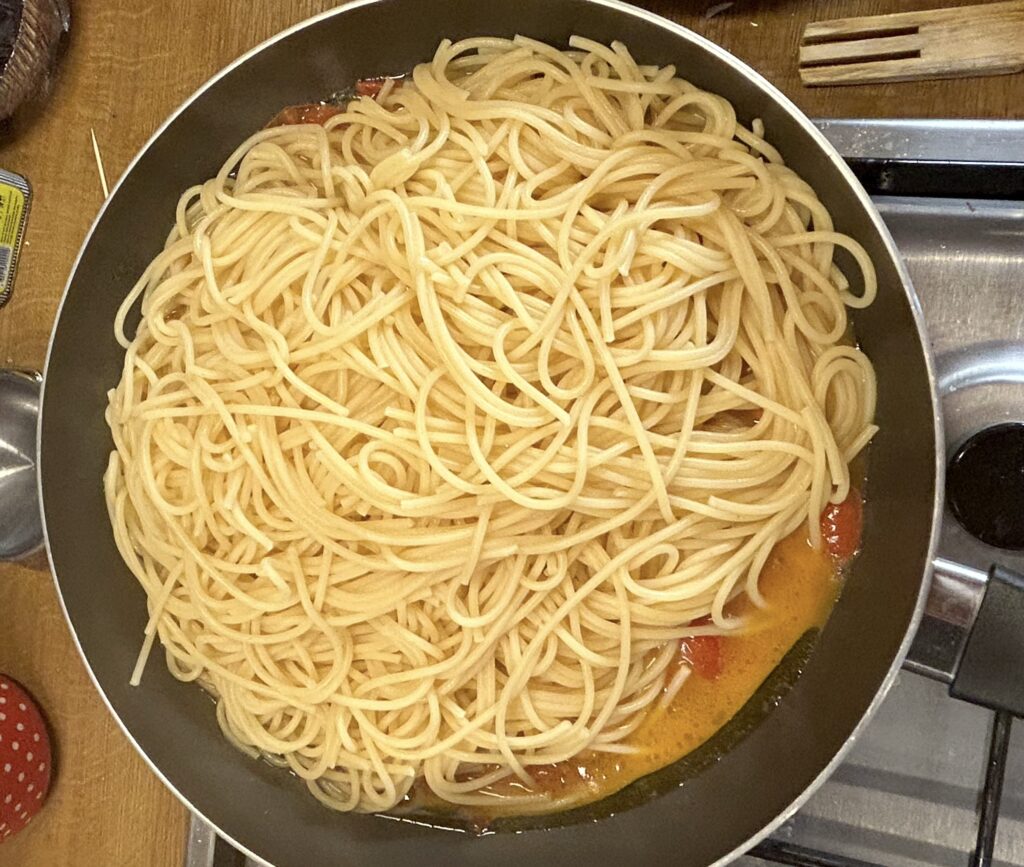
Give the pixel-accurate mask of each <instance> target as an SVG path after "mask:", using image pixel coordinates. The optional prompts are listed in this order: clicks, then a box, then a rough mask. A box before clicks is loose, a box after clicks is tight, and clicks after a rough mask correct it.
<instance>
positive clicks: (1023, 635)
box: [904, 558, 1024, 716]
mask: <svg viewBox="0 0 1024 867" xmlns="http://www.w3.org/2000/svg"><path fill="white" fill-rule="evenodd" d="M904 666H905V667H906V668H907V669H908V670H910V671H915V672H917V673H918V674H924V675H927V676H928V677H932V678H934V679H936V680H941V681H943V682H945V683H948V684H949V692H950V695H952V696H953V697H954V698H961V699H965V700H967V701H971V702H974V703H975V704H980V705H985V706H986V707H992V708H996V709H999V710H1008V711H1010V712H1011V713H1013V714H1016V715H1018V716H1024V677H1022V676H1021V672H1024V575H1020V574H1019V573H1017V572H1014V571H1013V570H1011V569H1007V568H1005V567H1003V566H999V565H993V566H992V567H991V568H990V569H989V570H988V572H987V573H985V572H984V571H982V570H981V569H975V568H974V567H972V566H965V565H963V564H961V563H954V562H953V561H951V560H944V559H942V558H936V559H935V560H934V561H933V563H932V583H931V591H930V593H929V596H928V602H927V605H926V607H925V613H924V617H923V619H922V621H921V625H920V627H919V628H918V631H917V635H916V636H915V637H914V643H913V644H912V645H911V647H910V652H909V653H908V655H907V659H906V662H905V663H904Z"/></svg>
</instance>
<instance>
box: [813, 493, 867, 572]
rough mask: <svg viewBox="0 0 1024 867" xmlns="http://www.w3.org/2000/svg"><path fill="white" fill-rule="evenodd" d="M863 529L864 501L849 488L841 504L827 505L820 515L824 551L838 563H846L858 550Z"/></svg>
mask: <svg viewBox="0 0 1024 867" xmlns="http://www.w3.org/2000/svg"><path fill="white" fill-rule="evenodd" d="M863 527H864V501H863V500H862V499H861V496H860V491H858V490H856V489H854V488H851V489H850V493H849V494H848V495H847V497H846V499H845V500H843V501H842V502H841V503H829V505H828V506H826V508H825V511H824V512H822V513H821V537H822V540H823V541H824V543H825V549H826V550H827V551H828V553H829V554H831V555H832V556H833V557H835V558H836V560H838V561H839V562H840V563H846V562H847V561H849V560H850V558H851V557H853V555H854V554H856V553H857V551H858V550H859V549H860V536H861V531H862V530H863Z"/></svg>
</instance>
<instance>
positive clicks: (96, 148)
mask: <svg viewBox="0 0 1024 867" xmlns="http://www.w3.org/2000/svg"><path fill="white" fill-rule="evenodd" d="M89 135H91V136H92V152H93V156H95V157H96V171H98V172H99V174H100V186H101V187H102V188H103V198H104V199H107V198H109V197H110V187H108V186H107V173H106V171H104V169H103V157H102V156H100V145H99V142H97V141H96V130H94V129H93V128H92V127H89Z"/></svg>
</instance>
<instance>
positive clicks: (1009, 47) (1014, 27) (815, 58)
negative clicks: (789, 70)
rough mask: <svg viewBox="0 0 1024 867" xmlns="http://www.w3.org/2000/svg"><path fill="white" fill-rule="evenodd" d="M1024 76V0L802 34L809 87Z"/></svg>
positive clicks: (845, 22) (864, 20)
mask: <svg viewBox="0 0 1024 867" xmlns="http://www.w3.org/2000/svg"><path fill="white" fill-rule="evenodd" d="M1021 71H1024V0H1009V2H1002V3H980V4H977V5H975V6H957V7H954V8H952V9H931V10H927V11H922V12H897V13H896V14H894V15H868V16H863V17H860V18H837V19H834V20H832V21H816V22H814V23H812V24H808V25H807V27H806V28H805V29H804V36H803V41H802V43H801V45H800V78H801V79H802V80H803V83H804V84H806V85H810V86H815V85H821V84H860V83H862V82H869V81H911V80H913V79H917V78H959V77H963V76H969V75H996V74H1000V73H1008V72H1021Z"/></svg>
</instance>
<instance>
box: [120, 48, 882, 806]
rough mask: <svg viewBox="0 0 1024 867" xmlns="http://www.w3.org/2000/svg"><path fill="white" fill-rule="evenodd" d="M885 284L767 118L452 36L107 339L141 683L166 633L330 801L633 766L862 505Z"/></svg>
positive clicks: (192, 228) (260, 170) (174, 261)
mask: <svg viewBox="0 0 1024 867" xmlns="http://www.w3.org/2000/svg"><path fill="white" fill-rule="evenodd" d="M837 248H843V249H845V250H846V251H848V253H849V254H850V256H851V257H852V261H855V262H856V264H857V266H858V269H859V272H860V273H859V278H858V280H857V286H858V290H857V291H856V292H855V291H853V290H852V289H851V281H850V280H848V279H847V277H846V276H844V275H843V273H841V271H840V270H839V268H838V267H837V265H836V264H835V262H834V261H833V255H834V252H835V250H836V249H837ZM875 291H876V287H875V277H874V271H873V268H872V266H871V262H870V261H869V259H868V257H867V255H866V254H865V252H864V250H863V249H862V248H861V247H860V246H859V245H858V244H857V242H856V241H854V240H853V239H851V238H849V237H847V236H845V235H842V234H840V233H837V232H836V231H835V230H834V229H833V224H832V220H831V217H830V215H829V213H828V211H827V210H826V209H825V207H824V206H823V205H822V204H821V202H820V201H819V200H818V198H817V196H816V195H815V193H814V192H813V190H812V189H811V188H810V187H809V186H808V185H807V184H806V183H805V182H804V181H802V180H801V179H800V178H799V177H798V176H797V175H796V174H795V173H794V172H793V171H791V170H790V169H788V168H787V167H786V166H785V165H784V164H783V161H782V159H781V157H780V156H779V154H778V153H777V152H776V151H775V150H774V149H773V148H772V147H771V145H770V144H768V143H767V142H766V141H765V140H764V138H763V130H762V129H761V127H760V124H758V123H756V122H755V124H754V125H753V127H752V128H750V129H748V128H745V127H744V126H742V125H741V124H740V123H739V122H738V121H737V119H736V116H735V113H734V111H733V108H732V106H731V105H730V104H729V103H728V102H727V101H726V100H725V99H723V98H721V97H719V96H716V95H714V94H711V93H707V92H704V91H701V90H699V89H697V88H695V87H694V86H692V85H690V84H688V83H687V82H685V81H683V80H681V79H679V78H678V77H676V75H675V71H674V69H673V68H672V67H665V68H658V67H653V66H644V65H641V64H638V63H637V62H636V61H635V60H634V59H633V57H632V56H631V55H630V53H629V52H628V51H627V49H626V48H625V47H624V46H622V45H620V44H612V45H611V46H605V45H602V44H597V43H594V42H591V41H589V40H586V39H582V38H574V39H573V40H572V41H571V45H570V48H569V50H566V51H563V50H559V49H556V48H554V47H551V46H549V45H546V44H543V43H539V42H535V41H532V40H529V39H524V38H516V39H514V40H505V39H496V38H474V39H468V40H465V41H462V42H458V43H455V44H452V43H450V42H447V41H446V42H444V43H442V44H441V45H440V46H439V48H438V49H437V52H436V54H435V56H434V57H433V59H432V60H431V61H430V62H427V63H424V64H421V65H419V66H417V67H416V68H415V69H414V70H413V72H412V73H411V75H410V76H409V77H408V79H407V80H405V81H403V82H399V83H395V82H387V83H386V84H385V85H384V87H383V88H382V89H381V91H380V93H379V94H377V95H376V97H375V98H371V97H368V96H363V97H358V98H356V99H353V100H352V101H351V102H350V103H349V104H347V105H346V106H343V107H340V108H339V110H338V111H337V113H336V114H334V115H333V116H332V117H330V118H329V119H326V120H325V121H324V123H323V124H322V125H321V124H315V123H307V124H303V125H297V126H296V125H292V126H277V127H270V128H266V129H263V130H261V131H259V132H257V133H256V134H254V135H253V136H252V137H251V138H250V139H248V140H247V141H246V142H244V143H243V144H242V145H241V146H240V147H239V148H238V149H237V150H236V151H235V152H234V153H233V154H231V156H230V157H229V158H228V159H227V160H226V162H225V163H224V166H223V168H222V169H221V170H220V172H219V173H218V174H217V176H216V177H214V178H212V179H210V180H208V181H206V182H205V183H203V184H200V185H198V186H196V187H193V188H192V189H190V190H188V191H186V192H185V194H184V195H183V196H182V198H181V201H180V203H179V205H178V208H177V212H176V215H175V223H174V227H173V229H172V230H171V232H170V236H169V238H168V240H167V243H166V246H165V248H164V249H163V251H162V252H161V253H160V254H159V255H158V256H157V257H156V258H155V259H154V260H153V262H152V263H151V264H150V266H149V267H148V268H147V269H146V271H145V273H144V274H143V275H142V276H141V278H140V279H139V281H138V282H137V284H136V285H135V287H134V288H133V289H132V290H131V292H130V293H129V294H128V295H127V297H126V298H125V300H124V303H123V305H122V307H121V310H120V313H119V315H118V318H117V322H116V325H115V329H116V333H117V336H118V339H119V340H120V342H121V344H122V345H123V346H124V347H125V350H126V351H125V358H124V368H123V373H122V376H121V379H120V382H119V383H118V385H117V387H116V388H115V389H113V390H112V391H111V392H110V400H109V409H108V413H107V421H108V423H109V425H110V429H111V433H112V437H113V443H114V449H113V451H112V453H111V456H110V462H109V466H108V470H107V472H106V475H105V478H104V486H105V491H106V498H107V504H108V508H109V512H110V519H111V524H112V527H113V531H114V536H115V539H116V542H117V545H118V548H119V550H120V552H121V554H122V556H123V557H124V560H125V562H126V564H127V565H128V567H129V568H130V569H131V571H132V572H133V574H134V575H135V576H136V578H137V579H138V581H139V583H140V584H141V585H142V588H143V589H144V590H145V593H146V595H147V598H148V605H149V622H148V625H147V627H146V633H145V638H144V642H143V648H142V653H141V655H140V659H139V664H138V666H137V668H136V671H135V672H134V674H133V683H138V682H139V680H140V678H141V675H142V669H143V666H144V665H145V662H146V659H147V657H148V656H149V654H150V651H151V650H152V647H153V645H154V642H155V641H156V640H157V639H159V641H160V643H161V645H162V646H163V648H164V650H165V653H166V659H167V664H168V666H169V667H170V670H171V672H172V673H173V674H174V676H175V677H177V678H179V679H181V680H184V681H198V682H199V683H201V684H202V685H203V686H204V687H205V688H206V689H208V690H209V691H211V692H212V694H213V695H214V696H215V697H216V699H217V718H218V721H219V723H220V725H221V727H222V729H223V731H224V732H225V734H226V735H227V737H229V738H230V739H231V740H232V741H233V742H234V743H235V744H237V745H238V746H239V747H240V748H242V749H243V750H246V751H247V752H249V753H251V754H253V755H261V756H264V757H266V758H268V759H269V760H271V761H273V762H275V763H278V764H281V765H284V766H287V767H288V768H290V769H291V770H292V771H294V773H296V774H297V775H299V776H300V777H302V778H303V779H304V780H306V781H307V783H308V785H309V788H310V789H311V791H312V792H313V793H314V794H315V795H316V796H317V797H318V798H319V799H321V800H322V801H323V802H324V803H326V804H328V805H329V806H331V807H333V808H336V809H339V810H359V811H376V810H387V809H389V808H392V807H394V806H395V805H396V804H397V803H399V802H400V801H401V800H402V799H403V798H404V797H405V796H406V795H407V794H408V793H409V791H410V789H411V788H412V786H413V785H414V783H416V782H417V781H422V785H425V786H427V787H429V789H430V790H431V791H432V792H433V793H434V795H435V796H437V797H439V798H440V799H443V800H444V801H448V802H451V803H455V804H464V805H474V804H480V803H485V802H487V801H488V799H490V798H491V797H492V796H491V795H488V794H487V792H486V791H485V790H486V788H487V786H489V785H490V784H492V783H494V782H496V781H498V780H501V779H503V778H506V777H508V776H510V775H512V776H514V777H517V778H519V779H521V780H523V781H524V782H527V783H528V782H529V781H530V779H531V767H535V766H538V765H545V764H551V763H555V762H559V761H562V760H565V759H568V758H571V757H573V756H576V755H578V754H579V753H581V751H584V750H590V751H599V752H600V751H611V752H615V751H628V750H629V749H630V745H629V736H630V734H631V732H633V731H634V730H635V729H636V728H637V726H638V725H639V724H640V722H641V721H642V720H643V718H644V715H645V714H646V713H647V711H648V710H649V709H650V708H652V707H654V706H656V705H657V704H658V702H659V699H660V698H661V697H662V695H663V694H664V691H665V688H666V681H667V680H668V686H669V688H670V689H671V690H677V689H678V688H679V686H680V685H681V684H682V683H683V681H684V680H685V678H686V676H687V674H686V672H685V671H683V672H680V671H679V670H675V671H670V670H669V662H670V659H671V657H672V656H673V654H674V653H675V652H676V649H677V647H678V642H679V641H680V639H684V638H686V637H691V636H697V635H704V634H722V633H729V632H731V631H735V630H739V629H742V627H743V620H742V618H740V617H738V616H736V615H734V614H732V613H731V611H730V609H729V608H728V607H727V606H728V603H729V602H730V601H731V600H733V599H735V598H737V597H740V596H745V597H746V598H748V599H749V600H751V601H752V602H753V603H754V604H761V603H762V601H763V600H762V599H761V596H760V594H759V591H758V578H759V575H760V573H761V570H762V567H763V566H764V563H765V561H766V559H767V558H768V556H769V554H770V553H771V551H772V549H773V547H774V546H775V544H776V543H777V542H778V541H779V540H780V539H782V538H783V537H785V536H786V535H788V534H790V533H792V532H793V531H794V530H796V529H797V528H799V527H800V526H802V525H804V524H806V526H807V532H808V534H809V537H810V538H811V540H812V542H813V543H815V544H818V542H819V540H818V534H819V530H818V516H819V515H820V514H821V512H822V510H823V508H825V507H826V505H827V504H828V503H829V502H833V503H838V502H840V501H842V500H843V499H844V498H845V497H846V496H847V494H848V492H849V489H850V473H849V469H848V465H849V462H850V460H851V459H852V458H853V457H854V456H855V455H857V454H858V453H859V452H860V451H861V450H862V449H863V448H864V446H865V445H866V444H867V443H868V441H869V440H870V438H871V437H872V435H873V433H874V431H875V427H874V425H873V423H872V419H873V415H874V375H873V372H872V368H871V364H870V362H869V360H868V359H867V358H866V357H865V355H864V354H863V353H862V352H861V351H860V350H859V349H857V348H856V347H855V346H853V345H851V342H850V340H849V339H848V337H847V308H849V307H863V306H865V305H868V304H870V303H871V300H872V298H873V296H874V294H875ZM140 301H141V310H142V315H141V322H140V323H139V325H138V327H137V330H136V331H135V332H134V334H133V335H130V334H129V333H128V332H129V328H128V326H127V324H126V323H127V322H128V321H129V318H130V316H131V311H132V310H133V309H134V308H135V307H136V305H137V304H138V302H140ZM531 797H537V796H535V795H529V794H527V795H523V796H522V798H524V799H529V798H531Z"/></svg>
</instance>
